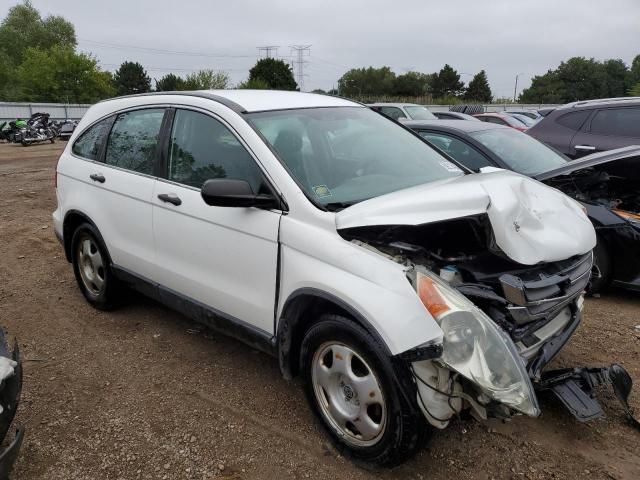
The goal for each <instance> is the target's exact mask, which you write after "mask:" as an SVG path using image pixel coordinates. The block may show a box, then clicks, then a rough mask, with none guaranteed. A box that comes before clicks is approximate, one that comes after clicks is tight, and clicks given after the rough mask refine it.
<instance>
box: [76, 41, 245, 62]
mask: <svg viewBox="0 0 640 480" xmlns="http://www.w3.org/2000/svg"><path fill="white" fill-rule="evenodd" d="M78 40H79V41H80V42H82V43H88V44H91V45H95V46H98V47H105V48H114V49H119V50H139V51H143V52H145V53H151V54H155V55H183V56H192V57H211V58H256V56H255V55H232V54H220V53H206V52H185V51H179V50H165V49H162V48H150V47H140V46H137V45H125V44H117V43H107V42H98V41H95V40H88V39H86V38H79V39H78Z"/></svg>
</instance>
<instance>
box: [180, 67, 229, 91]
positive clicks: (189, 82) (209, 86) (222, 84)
mask: <svg viewBox="0 0 640 480" xmlns="http://www.w3.org/2000/svg"><path fill="white" fill-rule="evenodd" d="M228 86H229V75H227V74H226V73H224V72H214V71H213V70H199V71H197V72H193V73H190V74H189V75H187V78H186V79H185V81H184V88H185V90H215V89H224V88H227V87H228Z"/></svg>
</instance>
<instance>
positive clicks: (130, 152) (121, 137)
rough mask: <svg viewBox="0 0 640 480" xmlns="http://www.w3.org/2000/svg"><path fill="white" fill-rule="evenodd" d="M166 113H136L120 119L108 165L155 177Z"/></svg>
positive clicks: (110, 145)
mask: <svg viewBox="0 0 640 480" xmlns="http://www.w3.org/2000/svg"><path fill="white" fill-rule="evenodd" d="M163 117H164V109H149V110H135V111H132V112H126V113H121V114H120V115H118V117H117V118H116V121H115V123H114V124H113V128H112V129H111V135H109V141H108V142H107V154H106V156H105V163H106V164H107V165H114V166H116V167H120V168H126V169H127V170H132V171H134V172H138V173H144V174H147V175H153V171H154V165H155V160H156V156H157V149H158V138H159V136H160V127H161V126H162V118H163Z"/></svg>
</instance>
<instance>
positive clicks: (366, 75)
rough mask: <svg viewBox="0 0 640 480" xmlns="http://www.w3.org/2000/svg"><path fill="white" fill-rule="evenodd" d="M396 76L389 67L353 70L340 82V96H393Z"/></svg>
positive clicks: (341, 78)
mask: <svg viewBox="0 0 640 480" xmlns="http://www.w3.org/2000/svg"><path fill="white" fill-rule="evenodd" d="M395 82H396V74H395V73H393V72H392V71H391V69H390V68H389V67H381V68H374V67H369V68H353V69H351V70H349V71H348V72H347V73H345V74H344V75H343V76H342V77H340V80H338V91H339V92H340V95H345V96H347V97H353V96H362V95H393V93H394V86H395Z"/></svg>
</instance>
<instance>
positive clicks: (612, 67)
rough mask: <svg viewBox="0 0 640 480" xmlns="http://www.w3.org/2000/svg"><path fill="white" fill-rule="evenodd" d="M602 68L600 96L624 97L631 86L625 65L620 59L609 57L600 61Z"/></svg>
mask: <svg viewBox="0 0 640 480" xmlns="http://www.w3.org/2000/svg"><path fill="white" fill-rule="evenodd" d="M602 68H603V75H604V78H605V84H604V85H603V91H601V94H602V96H603V97H624V96H625V95H626V94H627V90H629V87H631V84H630V83H629V69H628V68H627V65H626V64H625V63H624V62H623V61H622V60H620V59H610V60H605V61H604V62H603V63H602Z"/></svg>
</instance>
